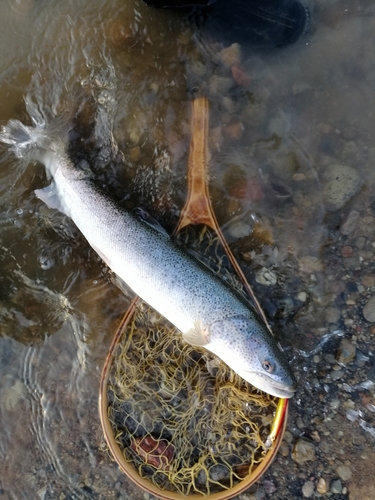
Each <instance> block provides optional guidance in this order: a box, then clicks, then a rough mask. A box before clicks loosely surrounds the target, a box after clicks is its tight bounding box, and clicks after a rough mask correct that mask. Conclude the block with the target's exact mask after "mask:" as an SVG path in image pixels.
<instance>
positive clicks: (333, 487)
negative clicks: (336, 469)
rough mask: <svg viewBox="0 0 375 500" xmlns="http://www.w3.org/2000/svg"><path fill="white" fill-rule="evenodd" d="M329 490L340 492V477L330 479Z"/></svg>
mask: <svg viewBox="0 0 375 500" xmlns="http://www.w3.org/2000/svg"><path fill="white" fill-rule="evenodd" d="M331 491H332V493H337V494H340V493H341V492H342V484H341V481H340V479H336V481H332V484H331Z"/></svg>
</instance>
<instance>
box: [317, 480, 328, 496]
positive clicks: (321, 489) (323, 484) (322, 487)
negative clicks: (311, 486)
mask: <svg viewBox="0 0 375 500" xmlns="http://www.w3.org/2000/svg"><path fill="white" fill-rule="evenodd" d="M316 491H317V492H318V493H319V494H320V495H324V494H325V493H327V481H326V480H325V479H324V478H322V477H321V478H320V479H319V481H318V484H317V485H316Z"/></svg>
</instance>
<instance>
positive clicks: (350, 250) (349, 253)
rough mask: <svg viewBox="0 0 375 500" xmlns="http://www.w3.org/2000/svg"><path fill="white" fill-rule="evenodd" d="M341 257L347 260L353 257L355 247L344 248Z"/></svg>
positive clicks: (347, 246)
mask: <svg viewBox="0 0 375 500" xmlns="http://www.w3.org/2000/svg"><path fill="white" fill-rule="evenodd" d="M341 255H342V256H343V257H344V258H346V257H351V256H352V255H353V247H351V246H349V245H346V246H344V247H342V249H341Z"/></svg>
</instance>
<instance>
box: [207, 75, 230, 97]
mask: <svg viewBox="0 0 375 500" xmlns="http://www.w3.org/2000/svg"><path fill="white" fill-rule="evenodd" d="M233 85H234V82H233V80H232V78H227V77H225V76H219V75H212V76H211V78H210V81H209V90H210V93H211V94H222V95H224V94H226V93H227V92H228V91H229V90H230V89H231V87H233Z"/></svg>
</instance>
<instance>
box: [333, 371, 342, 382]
mask: <svg viewBox="0 0 375 500" xmlns="http://www.w3.org/2000/svg"><path fill="white" fill-rule="evenodd" d="M343 375H344V372H343V371H342V370H332V371H331V379H332V380H339V379H340V378H341V377H342V376H343Z"/></svg>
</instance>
